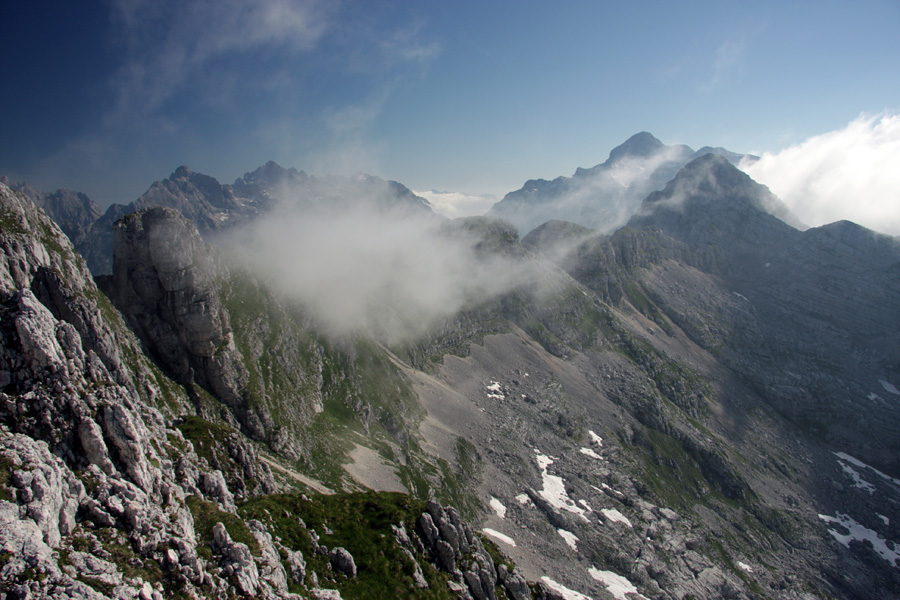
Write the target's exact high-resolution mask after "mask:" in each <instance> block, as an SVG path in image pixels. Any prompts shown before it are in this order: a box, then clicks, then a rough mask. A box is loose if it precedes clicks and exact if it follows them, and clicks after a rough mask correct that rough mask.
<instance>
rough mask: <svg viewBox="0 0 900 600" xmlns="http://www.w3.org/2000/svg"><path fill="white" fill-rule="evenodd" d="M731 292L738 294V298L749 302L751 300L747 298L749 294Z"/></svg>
mask: <svg viewBox="0 0 900 600" xmlns="http://www.w3.org/2000/svg"><path fill="white" fill-rule="evenodd" d="M731 293H732V294H734V295H735V296H737V297H738V298H740V299H741V300H746V301H747V302H750V301H749V300H747V296H744V295H741V294H738V293H737V292H731Z"/></svg>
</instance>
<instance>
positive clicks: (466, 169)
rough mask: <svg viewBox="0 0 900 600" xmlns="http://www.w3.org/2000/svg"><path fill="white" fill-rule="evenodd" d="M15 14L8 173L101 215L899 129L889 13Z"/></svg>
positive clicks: (163, 0)
mask: <svg viewBox="0 0 900 600" xmlns="http://www.w3.org/2000/svg"><path fill="white" fill-rule="evenodd" d="M0 22H2V23H3V29H4V32H3V36H0V60H2V65H3V73H4V80H5V83H4V92H3V93H2V94H0V114H2V115H3V118H2V119H0V136H2V140H3V144H2V148H0V173H2V174H6V175H8V176H9V177H10V179H12V180H14V181H18V180H26V179H27V180H29V181H31V182H33V183H34V184H35V185H37V186H38V187H40V188H42V189H47V190H52V189H55V188H57V187H61V186H65V187H70V188H74V189H78V190H81V191H85V192H87V193H88V194H89V195H90V196H91V197H93V198H94V199H95V200H96V201H98V203H100V204H101V205H106V204H108V203H110V202H113V201H118V202H129V201H131V200H133V199H135V198H136V197H137V196H139V195H140V194H141V193H143V192H144V191H145V190H146V189H147V187H148V186H149V185H150V183H152V181H154V180H156V179H161V178H164V177H166V176H168V175H169V174H170V173H171V172H172V171H173V170H174V169H175V168H176V167H177V166H179V165H181V164H186V165H188V166H190V167H191V168H192V169H194V170H195V171H200V172H204V173H207V174H210V175H213V176H214V177H216V178H218V179H219V180H220V181H223V182H229V183H230V182H231V181H233V180H234V179H235V178H236V177H238V176H240V175H242V174H243V173H244V172H246V171H250V170H253V169H254V168H256V167H257V166H259V165H261V164H263V163H264V162H265V161H267V160H270V159H271V160H275V161H276V162H278V163H280V164H281V165H283V166H286V167H296V168H298V169H303V170H306V171H307V172H310V173H312V174H315V175H323V174H326V173H331V172H339V173H349V172H355V171H364V172H367V173H371V174H376V175H380V176H382V177H385V178H387V179H394V180H397V181H400V182H401V183H404V184H405V185H407V186H409V187H410V188H412V189H415V190H430V189H438V190H449V191H454V192H463V193H465V194H493V195H495V196H497V197H502V195H503V194H504V193H506V192H509V191H512V190H514V189H517V188H519V187H520V186H521V185H522V183H524V181H525V180H527V179H531V178H538V177H542V178H553V177H556V176H559V175H571V173H572V172H574V170H575V168H576V167H579V166H581V167H590V166H593V165H595V164H597V163H600V162H602V161H603V160H605V159H606V157H607V155H608V153H609V150H610V149H612V148H613V147H614V146H616V145H618V144H619V143H621V142H622V141H624V140H625V139H627V138H628V137H629V136H630V135H632V134H634V133H637V132H639V131H644V130H646V131H650V132H651V133H653V134H654V135H656V136H657V137H658V138H660V139H661V140H662V141H663V142H665V143H667V144H674V143H684V144H688V145H690V146H692V147H694V148H699V147H701V146H704V145H711V146H724V147H726V148H729V149H731V150H734V151H737V152H755V153H766V152H768V153H771V154H773V155H777V154H778V153H779V152H781V151H783V150H784V149H786V148H789V147H794V146H797V145H801V144H803V143H805V142H806V141H807V140H809V139H815V138H816V136H822V135H825V134H828V133H829V132H840V131H844V130H846V129H847V128H848V127H850V126H852V125H853V123H860V122H862V123H868V127H869V129H870V130H873V129H875V128H877V127H878V126H880V125H884V123H885V121H887V122H888V124H889V125H900V124H898V123H895V116H896V115H897V114H898V113H900V35H897V31H900V2H897V1H896V0H884V1H861V2H852V3H851V2H828V1H816V2H802V1H796V2H765V1H764V2H729V1H722V0H720V1H718V2H671V1H669V2H620V1H617V2H613V1H609V2H606V1H596V2H587V1H579V2H574V1H573V2H552V3H551V2H530V1H523V2H477V3H476V2H447V1H446V0H444V1H441V2H432V1H428V0H422V1H411V0H410V1H406V2H372V1H368V2H356V1H352V0H348V1H334V0H322V1H319V0H305V1H296V2H294V1H290V0H255V1H249V0H248V1H244V0H218V1H204V2H197V1H195V2H188V1H177V2H175V1H170V0H108V1H105V2H91V1H89V0H84V1H80V2H69V1H65V2H50V1H43V0H34V1H31V2H15V3H14V2H6V3H3V6H2V8H0ZM860 119H862V121H860ZM888 129H890V130H891V132H893V130H894V129H898V130H900V126H898V127H890V128H888ZM893 135H895V134H894V133H890V134H889V137H890V136H893ZM895 141H896V140H895V138H894V137H890V139H889V140H888V142H889V143H888V146H890V147H891V148H893V147H894V146H895V145H896V144H894V142H895ZM882 142H884V139H882ZM838 145H839V144H838ZM882 145H884V144H882ZM881 151H883V148H882V150H881ZM895 164H896V163H895ZM891 185H893V184H891ZM773 189H774V186H773ZM895 191H896V190H895ZM896 197H897V194H896V193H895V194H894V198H896Z"/></svg>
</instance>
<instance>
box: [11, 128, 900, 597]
mask: <svg viewBox="0 0 900 600" xmlns="http://www.w3.org/2000/svg"><path fill="white" fill-rule="evenodd" d="M660 152H671V153H672V155H673V156H678V157H681V158H679V160H682V159H684V162H685V163H686V164H684V166H683V167H682V168H680V170H678V172H677V173H673V176H672V177H671V178H670V180H669V181H668V182H667V183H665V182H663V183H665V185H663V183H660V185H659V187H658V188H657V191H656V192H654V193H650V194H648V195H646V197H645V198H644V199H643V202H642V203H641V204H640V205H639V206H638V205H635V206H634V210H633V211H632V213H633V214H632V215H631V216H630V220H629V222H628V226H626V227H621V228H619V229H617V230H616V231H615V232H614V233H612V234H610V235H605V234H602V233H600V232H598V231H597V230H595V229H591V228H588V227H585V226H584V225H583V224H577V223H572V222H567V221H564V220H550V221H547V222H545V223H543V224H541V225H540V226H539V227H536V228H535V229H533V230H532V231H531V233H529V234H528V235H527V236H525V237H524V238H522V239H520V238H519V236H518V234H517V232H516V229H515V227H514V226H512V225H511V224H510V223H508V222H505V221H503V220H500V219H497V218H492V217H473V218H467V219H458V220H454V221H443V220H440V219H436V218H435V217H434V216H433V215H432V214H431V213H430V211H429V210H428V207H427V204H425V203H424V202H423V201H422V200H421V199H420V198H417V197H416V196H414V195H413V194H412V193H411V192H409V190H407V189H406V188H404V187H403V186H401V185H400V184H396V183H393V182H384V181H383V180H380V179H377V178H371V177H366V176H357V177H354V178H312V177H309V176H307V175H306V174H304V173H302V172H299V171H295V170H285V169H282V168H281V167H279V166H278V165H275V164H274V163H268V164H266V165H264V166H263V167H261V168H260V169H257V170H256V171H254V172H252V173H248V174H246V175H245V176H244V177H242V178H241V179H239V180H237V181H236V182H235V183H234V185H232V186H223V185H221V184H218V183H217V182H215V180H213V179H212V178H209V177H206V176H202V175H199V174H196V173H192V172H190V171H189V170H187V169H183V168H182V169H178V170H177V171H176V172H175V173H174V174H173V176H172V177H170V178H169V179H168V180H166V181H164V182H157V184H154V186H152V187H151V190H150V191H148V194H147V195H146V196H145V197H142V199H141V200H140V201H139V202H141V203H143V204H142V205H141V206H142V207H141V208H140V209H139V207H138V206H137V203H135V205H132V206H131V207H118V208H117V209H115V210H112V209H111V211H110V212H108V213H107V215H105V216H104V217H103V219H107V220H110V219H112V218H113V217H114V216H115V215H116V214H118V213H119V212H123V211H125V210H129V211H131V210H134V211H135V212H134V214H128V215H127V216H124V218H118V219H116V221H117V224H116V225H115V228H114V232H115V244H114V246H113V249H114V255H113V256H112V257H111V258H107V259H106V260H110V261H112V262H113V263H114V265H115V269H114V271H113V273H114V275H113V276H111V277H98V278H97V279H98V281H99V282H100V283H101V286H100V287H101V289H102V290H103V292H104V293H101V291H100V289H97V287H95V286H94V282H93V281H92V278H91V277H90V274H89V273H88V272H87V271H86V267H85V264H84V262H83V261H82V260H81V258H80V257H79V256H78V255H77V253H76V252H75V251H74V249H73V248H72V246H71V244H70V243H69V241H68V240H67V239H66V238H65V236H64V235H63V234H62V233H61V232H60V231H59V229H57V228H56V225H55V224H54V223H53V222H52V221H51V220H50V219H49V218H48V217H47V216H46V215H44V214H43V213H42V212H41V211H39V210H38V209H37V208H36V207H35V205H34V204H33V203H32V202H29V201H28V200H27V199H26V198H24V197H23V196H22V195H21V194H16V193H14V192H12V191H11V190H9V188H7V187H5V186H3V185H2V184H0V223H2V225H3V226H2V228H0V341H2V346H0V423H2V427H0V518H2V520H3V523H4V527H2V528H0V573H2V574H3V575H2V578H0V591H2V592H4V593H8V594H13V595H14V597H20V596H25V595H26V593H25V592H26V591H27V593H28V594H31V596H32V597H37V598H50V597H54V595H55V596H59V595H60V593H61V592H60V590H64V591H65V594H66V595H67V596H68V597H75V598H82V597H83V598H124V597H130V598H134V597H142V595H143V597H152V598H156V596H155V595H154V594H157V595H159V596H160V597H162V596H163V593H165V595H169V596H177V595H179V594H181V595H182V596H191V595H196V596H198V597H204V596H210V597H212V596H222V597H229V596H232V597H247V598H251V597H253V598H256V597H263V598H291V599H292V600H293V599H294V598H300V597H336V596H335V593H336V592H337V591H339V592H340V595H341V597H342V598H347V599H352V598H372V597H415V598H448V597H458V598H491V597H495V598H504V597H505V598H513V599H515V600H527V599H537V598H557V597H574V596H573V594H574V593H575V592H577V593H579V594H582V595H583V596H586V597H588V598H591V599H594V600H596V599H598V598H607V597H609V596H610V594H612V595H613V596H616V597H619V596H622V595H627V594H628V593H632V594H640V595H641V596H642V597H644V598H654V599H660V600H682V599H683V598H686V597H693V598H697V599H710V600H711V599H713V598H734V599H740V600H749V599H751V598H754V599H755V598H770V599H772V600H774V599H776V598H779V599H780V598H786V597H789V598H802V599H804V600H806V599H810V600H811V599H812V598H821V597H834V598H841V599H846V600H851V599H854V600H855V599H857V598H867V599H869V598H875V599H878V600H888V599H891V598H895V597H896V591H897V589H900V570H898V563H897V560H898V559H900V554H898V552H897V546H896V545H895V544H894V542H895V541H897V540H900V533H898V529H897V527H898V524H900V484H898V479H897V478H898V476H900V463H898V461H897V456H900V447H898V445H897V444H898V442H897V436H896V431H897V429H898V425H900V391H898V387H900V348H898V341H897V336H896V332H897V331H898V330H900V313H898V311H897V307H898V306H900V249H898V242H897V240H896V239H894V238H889V237H886V236H880V235H877V234H873V233H872V232H870V231H868V230H865V229H863V228H861V227H858V226H856V225H853V224H852V223H835V224H832V225H829V226H826V227H820V228H815V229H810V230H808V231H800V230H799V229H796V228H795V227H793V226H792V225H791V224H789V221H790V216H789V214H787V213H786V212H785V211H784V209H783V206H782V205H780V203H779V201H778V199H777V198H775V197H774V196H773V195H772V194H771V193H770V192H769V191H768V190H767V189H766V188H765V187H764V186H760V185H758V184H756V183H755V182H753V181H752V180H751V179H750V178H749V177H747V176H746V175H745V174H743V173H742V172H740V171H738V170H737V169H736V168H734V167H733V165H732V164H731V162H730V160H729V159H726V158H725V157H723V156H719V155H718V154H721V153H722V152H719V153H718V154H717V153H715V152H713V153H709V152H707V153H705V154H704V155H703V156H700V157H699V158H696V159H695V160H692V161H690V162H688V160H687V159H686V158H685V156H687V155H688V154H690V150H689V149H685V148H683V147H676V148H675V149H669V150H666V147H664V146H662V145H661V144H660V143H659V142H658V140H655V138H653V137H652V136H650V135H649V134H639V135H638V136H635V137H634V138H632V139H631V140H629V142H627V143H626V144H625V145H623V146H622V147H620V148H618V149H616V150H614V151H613V152H612V153H611V156H610V160H609V161H607V163H609V164H607V163H604V165H606V166H604V165H599V166H598V167H595V169H592V170H591V171H595V170H597V173H600V175H598V174H597V173H594V174H591V173H590V172H588V171H579V172H578V173H576V176H575V177H573V178H572V180H575V179H577V178H582V179H585V180H587V179H590V178H591V177H595V176H597V177H611V176H612V175H611V174H612V173H613V172H614V169H613V166H615V165H618V167H622V165H623V162H627V161H632V160H633V161H637V162H635V163H633V164H635V165H638V164H640V165H644V166H646V165H647V164H648V163H647V162H646V161H648V160H653V159H654V157H659V155H660ZM731 159H734V157H733V156H732V157H731ZM672 160H674V159H672ZM641 161H643V162H641ZM671 164H674V163H671ZM670 166H671V165H670ZM618 167H617V168H618ZM660 168H668V167H660ZM615 173H617V175H622V174H623V173H624V171H615ZM653 173H659V170H658V169H657V170H656V171H653ZM636 182H637V179H635V180H633V184H632V185H639V184H638V183H636ZM551 183H552V182H551ZM563 183H565V182H563ZM560 185H563V184H562V183H561V184H560ZM566 185H568V184H567V183H566ZM641 185H643V184H641ZM151 192H152V193H151ZM151 199H157V200H159V201H160V202H163V203H168V205H167V206H168V207H166V208H160V207H153V208H151V207H149V206H148V204H149V203H150V202H151ZM373 204H374V205H375V206H376V207H377V208H378V209H377V210H372V206H371V205H373ZM173 205H178V206H179V207H180V210H176V209H175V208H173V207H172V206H173ZM361 205H367V207H366V208H365V210H363V209H361V208H360V206H361ZM117 211H118V212H117ZM183 215H191V217H190V218H187V217H185V216H183ZM556 216H562V215H556ZM103 219H101V220H103ZM99 222H100V221H98V222H97V223H99ZM108 225H110V226H111V222H110V223H108ZM279 225H280V226H279ZM94 226H95V227H96V226H97V225H96V223H95V225H94ZM260 234H262V235H260ZM247 239H250V240H252V241H253V243H252V244H247V243H246V241H247ZM210 240H214V241H216V242H217V243H219V244H220V246H218V247H217V246H213V245H210V243H209V241H210ZM263 242H266V243H263ZM229 244H232V246H231V247H240V248H243V249H245V252H252V251H253V250H254V248H255V249H256V250H257V251H262V250H263V249H265V248H274V249H276V250H278V251H277V252H274V253H271V254H265V253H262V256H261V258H260V257H258V258H257V260H256V261H250V260H245V261H243V262H241V263H240V264H235V263H232V262H230V261H229V259H228V258H227V254H225V253H224V252H223V251H222V249H221V248H222V246H228V245H229ZM94 251H95V252H97V256H102V249H99V247H95V248H94ZM248 265H249V266H248ZM326 292H327V293H326ZM351 309H352V310H351ZM360 311H361V312H360ZM348 315H353V316H354V318H353V319H351V318H349V317H348ZM397 324H400V325H402V328H401V329H402V330H403V331H404V335H397V331H398V327H397ZM336 325H340V327H337V326H336ZM38 474H39V475H38ZM335 492H338V493H335ZM388 492H390V493H388ZM395 492H401V494H396V493H395ZM47 499H50V500H49V501H50V502H51V506H52V510H49V511H47V510H44V509H43V508H42V507H43V506H45V505H46V504H47V502H48V500H47ZM426 499H431V500H432V501H431V502H426ZM434 499H437V500H438V502H435V501H433V500H434ZM450 505H452V506H454V507H455V508H450ZM23 548H24V550H23ZM13 550H15V551H13ZM94 555H96V556H94ZM513 563H514V564H515V566H513ZM526 580H527V581H529V582H531V583H530V584H527V583H526ZM160 590H161V591H160ZM566 590H569V591H566ZM579 597H580V596H579Z"/></svg>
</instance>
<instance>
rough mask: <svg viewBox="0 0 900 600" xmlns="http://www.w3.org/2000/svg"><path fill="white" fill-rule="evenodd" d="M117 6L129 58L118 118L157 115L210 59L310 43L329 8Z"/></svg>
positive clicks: (311, 3)
mask: <svg viewBox="0 0 900 600" xmlns="http://www.w3.org/2000/svg"><path fill="white" fill-rule="evenodd" d="M112 9H113V10H112V13H113V14H112V17H113V23H114V24H115V26H116V33H117V37H118V39H119V40H120V43H121V45H122V47H123V51H124V58H125V60H124V63H123V67H122V69H121V70H120V71H119V73H118V74H117V76H116V78H115V82H114V83H115V88H116V90H117V92H118V98H117V104H116V109H115V111H114V112H113V114H112V115H111V119H112V120H113V121H114V122H115V121H127V120H130V119H134V118H135V117H147V116H149V115H151V114H153V113H154V112H155V111H157V110H158V109H160V108H161V107H163V105H164V103H165V102H166V101H167V100H169V99H170V98H171V97H172V96H173V95H174V94H175V93H176V92H177V91H178V90H179V89H180V87H181V86H184V85H187V84H190V83H191V82H192V81H193V80H194V79H195V78H198V77H202V76H203V72H204V68H205V67H206V66H207V65H208V64H209V63H210V62H211V61H214V60H216V59H219V58H222V57H225V56H227V55H229V54H231V53H235V52H245V51H248V50H253V49H257V48H263V47H277V48H280V49H283V50H285V51H291V52H297V51H302V50H308V49H310V48H311V47H313V46H315V44H316V43H317V42H318V41H319V40H320V39H321V37H322V35H323V34H324V33H325V31H326V29H327V26H328V15H329V12H328V8H327V3H324V2H321V1H319V0H217V1H203V0H199V1H196V2H186V3H185V2H159V1H158V0H119V1H117V2H114V3H113V5H112ZM193 87H195V88H196V86H193Z"/></svg>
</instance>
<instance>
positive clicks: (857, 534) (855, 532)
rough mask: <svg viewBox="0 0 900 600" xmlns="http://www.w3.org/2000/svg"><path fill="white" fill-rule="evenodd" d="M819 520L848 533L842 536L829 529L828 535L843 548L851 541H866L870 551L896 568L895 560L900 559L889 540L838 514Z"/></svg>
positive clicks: (894, 545)
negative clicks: (870, 547) (870, 546)
mask: <svg viewBox="0 0 900 600" xmlns="http://www.w3.org/2000/svg"><path fill="white" fill-rule="evenodd" d="M819 518H820V519H822V520H823V521H825V522H826V523H829V524H836V525H838V527H842V528H844V529H846V530H847V532H848V533H846V534H844V533H841V532H840V531H838V530H837V529H829V530H828V533H830V534H831V536H832V537H833V538H834V539H836V540H837V541H838V542H839V543H841V544H843V545H844V546H847V547H848V548H849V547H850V542H852V541H853V540H858V541H860V542H865V541H868V542H869V543H870V544H871V545H872V549H873V550H874V551H875V552H876V553H878V555H879V556H881V558H883V559H884V560H886V561H888V562H889V563H891V564H892V565H893V566H894V567H896V566H897V562H896V561H897V560H898V559H900V551H898V546H897V544H895V543H894V542H892V541H890V540H886V539H884V538H883V537H881V536H880V535H878V532H876V531H872V530H871V529H868V528H867V527H864V526H862V525H860V524H859V523H857V522H856V521H855V520H854V519H853V517H850V516H848V515H845V514H842V513H838V514H837V515H835V516H833V517H829V516H828V515H819Z"/></svg>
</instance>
